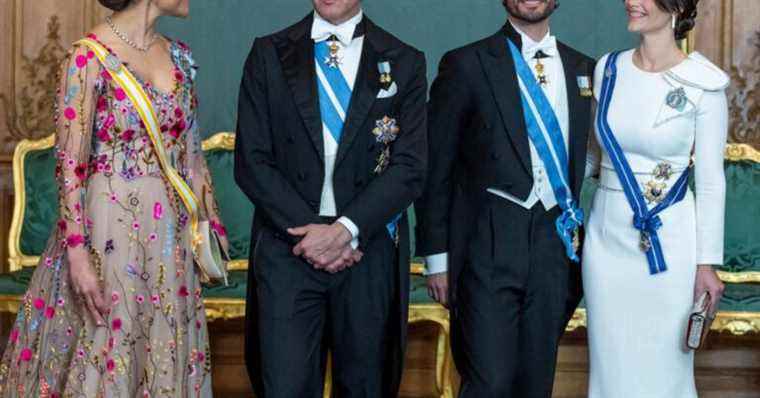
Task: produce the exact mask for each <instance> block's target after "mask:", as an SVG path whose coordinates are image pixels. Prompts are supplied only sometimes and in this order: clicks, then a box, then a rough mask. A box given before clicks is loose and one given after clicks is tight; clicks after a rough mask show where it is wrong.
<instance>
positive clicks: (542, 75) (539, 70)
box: [536, 59, 549, 86]
mask: <svg viewBox="0 0 760 398" xmlns="http://www.w3.org/2000/svg"><path fill="white" fill-rule="evenodd" d="M536 79H537V80H538V84H540V85H542V86H546V85H547V84H549V80H548V79H547V78H546V67H545V66H544V64H542V63H541V60H540V59H538V60H537V61H536Z"/></svg>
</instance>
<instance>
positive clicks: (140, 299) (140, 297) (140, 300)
mask: <svg viewBox="0 0 760 398" xmlns="http://www.w3.org/2000/svg"><path fill="white" fill-rule="evenodd" d="M135 301H136V302H137V304H142V303H144V302H145V296H143V295H142V294H138V295H137V296H135Z"/></svg>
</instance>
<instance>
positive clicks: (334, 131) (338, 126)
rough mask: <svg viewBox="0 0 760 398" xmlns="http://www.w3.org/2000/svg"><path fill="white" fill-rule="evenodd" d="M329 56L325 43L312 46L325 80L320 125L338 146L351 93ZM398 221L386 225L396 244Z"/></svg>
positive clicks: (320, 85) (319, 82)
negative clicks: (322, 124) (324, 127)
mask: <svg viewBox="0 0 760 398" xmlns="http://www.w3.org/2000/svg"><path fill="white" fill-rule="evenodd" d="M329 56H330V49H329V47H328V45H327V42H326V41H322V42H319V43H315V44H314V61H315V63H316V64H317V65H318V67H319V70H320V72H322V75H324V78H325V80H326V84H325V82H323V81H322V78H320V77H319V76H317V88H318V90H319V110H320V113H321V115H322V123H324V125H325V126H326V127H327V130H328V131H329V132H330V135H331V136H332V137H333V138H334V139H335V143H336V144H339V143H340V138H341V136H342V135H343V127H344V126H345V123H346V115H347V114H348V109H349V106H350V105H351V96H352V93H353V91H352V90H351V86H349V85H348V81H347V80H346V77H345V76H343V72H341V70H340V68H333V67H330V66H328V65H327V64H326V63H325V62H324V59H326V58H329ZM336 103H337V104H336ZM400 219H401V214H399V215H397V216H395V217H394V218H393V220H392V221H391V222H389V223H388V225H386V229H387V230H388V233H389V234H390V236H391V239H393V240H394V241H395V242H398V234H397V233H398V231H397V229H398V228H397V225H398V221H399V220H400Z"/></svg>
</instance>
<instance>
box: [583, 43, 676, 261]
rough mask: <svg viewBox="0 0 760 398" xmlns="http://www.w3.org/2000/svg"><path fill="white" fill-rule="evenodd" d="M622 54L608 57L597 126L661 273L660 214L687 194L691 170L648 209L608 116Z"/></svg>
mask: <svg viewBox="0 0 760 398" xmlns="http://www.w3.org/2000/svg"><path fill="white" fill-rule="evenodd" d="M619 55H620V53H619V52H614V53H611V54H610V55H609V57H608V58H607V64H606V65H605V69H604V70H605V73H604V81H603V83H602V92H601V95H600V98H599V111H598V112H597V117H596V126H597V129H598V130H599V134H600V136H601V138H602V142H603V144H604V147H605V149H606V150H607V153H608V154H609V156H610V160H611V161H612V164H613V166H614V167H615V173H616V174H617V176H618V178H619V179H620V184H621V185H622V186H623V192H625V197H626V199H627V200H628V204H629V205H630V206H631V209H632V210H633V214H634V215H633V226H634V228H636V229H637V230H639V231H640V233H641V242H640V244H641V248H642V250H644V251H645V252H646V256H647V262H648V264H649V273H650V274H651V275H655V274H658V273H660V272H665V271H667V269H668V267H667V264H665V257H664V255H663V252H662V244H661V243H660V238H659V236H658V235H657V231H658V230H659V229H660V228H662V220H661V219H660V216H659V214H660V213H662V212H663V211H664V210H665V209H667V208H669V207H670V206H672V205H674V204H676V203H678V202H680V201H681V200H683V199H684V198H685V197H686V192H687V191H688V187H689V185H688V183H689V173H690V170H691V169H690V168H686V170H684V172H683V173H682V174H681V176H680V177H678V180H676V182H675V184H673V186H672V187H671V188H670V191H669V192H668V194H667V195H666V196H665V198H664V199H663V200H662V201H661V202H660V203H658V204H657V205H656V206H655V207H654V208H652V209H651V210H650V209H649V208H648V206H647V202H646V199H645V198H644V195H643V194H642V193H641V188H640V187H639V183H638V182H637V180H636V177H635V176H634V174H633V171H632V170H631V166H630V164H628V160H627V159H626V158H625V153H624V152H623V150H622V148H621V147H620V144H618V142H617V139H616V138H615V135H614V134H613V133H612V129H611V128H610V125H609V121H608V119H607V114H608V113H609V110H610V103H611V102H612V95H613V92H614V91H615V83H616V80H617V58H618V56H619Z"/></svg>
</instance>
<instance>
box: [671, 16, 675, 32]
mask: <svg viewBox="0 0 760 398" xmlns="http://www.w3.org/2000/svg"><path fill="white" fill-rule="evenodd" d="M670 27H671V28H673V30H676V16H675V15H673V19H671V21H670Z"/></svg>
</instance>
